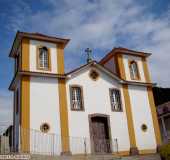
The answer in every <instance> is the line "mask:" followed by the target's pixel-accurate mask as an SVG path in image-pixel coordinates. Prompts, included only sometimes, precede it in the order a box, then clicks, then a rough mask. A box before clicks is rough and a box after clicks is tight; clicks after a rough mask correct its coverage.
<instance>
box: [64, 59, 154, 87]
mask: <svg viewBox="0 0 170 160" xmlns="http://www.w3.org/2000/svg"><path fill="white" fill-rule="evenodd" d="M89 66H94V67H96V68H98V69H99V70H101V71H103V72H105V73H106V74H108V75H109V76H110V77H112V78H113V79H115V80H117V81H118V82H119V83H121V84H128V85H137V86H154V85H156V84H155V83H146V82H137V81H128V80H124V79H121V78H120V77H118V76H117V75H116V74H114V73H112V72H111V71H110V70H108V69H107V68H106V67H104V66H103V65H101V64H100V63H99V62H97V61H92V62H90V63H87V64H85V65H82V66H80V67H78V68H76V69H74V70H72V71H70V72H68V73H66V74H65V75H66V77H67V78H70V77H71V76H72V75H73V74H77V73H79V72H80V71H81V70H83V69H85V68H87V67H89Z"/></svg>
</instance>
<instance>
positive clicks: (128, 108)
mask: <svg viewBox="0 0 170 160" xmlns="http://www.w3.org/2000/svg"><path fill="white" fill-rule="evenodd" d="M123 95H124V101H125V108H126V116H127V123H128V131H129V140H130V147H131V148H136V138H135V130H134V124H133V117H132V110H131V103H130V96H129V92H128V85H127V84H123Z"/></svg>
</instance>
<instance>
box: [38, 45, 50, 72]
mask: <svg viewBox="0 0 170 160" xmlns="http://www.w3.org/2000/svg"><path fill="white" fill-rule="evenodd" d="M41 47H46V46H37V49H36V50H37V51H36V52H37V53H36V66H37V70H43V71H51V52H50V48H47V47H46V48H47V49H48V68H41V67H40V64H39V48H41Z"/></svg>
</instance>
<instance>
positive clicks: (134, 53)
mask: <svg viewBox="0 0 170 160" xmlns="http://www.w3.org/2000/svg"><path fill="white" fill-rule="evenodd" d="M120 53H122V54H127V55H132V56H140V57H148V56H150V55H151V53H145V52H141V51H135V50H130V49H128V48H123V47H118V48H113V49H112V50H111V51H110V52H109V53H108V54H106V56H104V57H103V58H102V59H101V60H100V62H99V63H101V64H104V63H105V62H107V60H108V59H110V58H112V57H113V56H114V55H116V54H120Z"/></svg>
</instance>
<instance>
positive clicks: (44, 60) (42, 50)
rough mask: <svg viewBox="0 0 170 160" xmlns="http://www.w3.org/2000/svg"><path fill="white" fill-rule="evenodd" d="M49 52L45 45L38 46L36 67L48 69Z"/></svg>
mask: <svg viewBox="0 0 170 160" xmlns="http://www.w3.org/2000/svg"><path fill="white" fill-rule="evenodd" d="M49 58H50V57H49V52H48V49H47V47H39V48H38V68H39V69H49V65H50V64H49Z"/></svg>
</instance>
